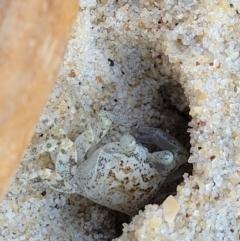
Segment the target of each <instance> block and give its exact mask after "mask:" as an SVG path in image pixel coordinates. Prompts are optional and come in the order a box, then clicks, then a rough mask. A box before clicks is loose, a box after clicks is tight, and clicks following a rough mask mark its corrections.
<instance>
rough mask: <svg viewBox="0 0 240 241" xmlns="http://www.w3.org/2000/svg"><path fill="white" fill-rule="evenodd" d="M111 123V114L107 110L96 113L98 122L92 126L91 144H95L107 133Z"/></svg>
mask: <svg viewBox="0 0 240 241" xmlns="http://www.w3.org/2000/svg"><path fill="white" fill-rule="evenodd" d="M112 123H113V115H112V114H111V113H110V112H108V111H102V112H100V113H99V115H98V122H97V124H94V126H93V132H94V141H93V145H97V144H98V142H99V141H101V140H102V138H103V137H104V136H105V135H106V134H107V132H108V131H109V129H110V127H111V125H112Z"/></svg>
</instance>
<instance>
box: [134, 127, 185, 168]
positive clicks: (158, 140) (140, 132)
mask: <svg viewBox="0 0 240 241" xmlns="http://www.w3.org/2000/svg"><path fill="white" fill-rule="evenodd" d="M136 134H137V140H138V141H139V142H141V143H143V144H154V145H156V146H158V147H159V148H160V149H161V150H169V151H171V152H172V153H173V155H174V159H175V168H174V169H177V168H178V167H180V166H181V165H182V164H184V163H186V162H187V160H188V152H187V150H186V149H185V148H184V147H183V146H182V145H181V143H180V142H179V141H178V140H177V139H175V138H174V137H173V136H171V135H170V134H169V133H167V132H165V131H163V130H161V129H157V128H154V127H139V128H137V129H136Z"/></svg>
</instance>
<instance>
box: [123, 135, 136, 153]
mask: <svg viewBox="0 0 240 241" xmlns="http://www.w3.org/2000/svg"><path fill="white" fill-rule="evenodd" d="M120 144H121V147H122V148H124V149H125V150H127V151H132V150H133V149H134V148H135V147H136V140H135V138H134V137H133V136H131V135H129V134H125V135H123V136H122V137H121V139H120Z"/></svg>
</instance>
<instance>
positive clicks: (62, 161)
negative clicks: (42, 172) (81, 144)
mask: <svg viewBox="0 0 240 241" xmlns="http://www.w3.org/2000/svg"><path fill="white" fill-rule="evenodd" d="M76 169H77V151H76V148H75V145H74V143H73V142H72V143H71V146H68V147H67V148H62V149H61V150H60V151H59V153H58V155H57V159H56V163H55V170H56V172H57V173H58V175H60V176H61V177H62V178H63V179H64V180H65V181H67V182H70V181H71V180H72V178H73V177H74V175H75V173H76Z"/></svg>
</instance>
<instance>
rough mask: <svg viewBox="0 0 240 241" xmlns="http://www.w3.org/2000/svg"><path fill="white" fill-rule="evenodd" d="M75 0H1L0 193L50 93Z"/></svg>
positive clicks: (68, 29)
mask: <svg viewBox="0 0 240 241" xmlns="http://www.w3.org/2000/svg"><path fill="white" fill-rule="evenodd" d="M77 11H78V4H77V0H67V1H63V0H19V1H15V0H0V197H2V195H3V194H4V192H5V191H6V188H7V185H8V184H9V181H10V180H11V178H12V177H13V175H14V173H15V171H16V168H17V165H18V163H19V162H20V161H21V158H22V155H23V152H24V149H25V148H26V146H27V144H28V142H29V140H30V139H31V135H32V133H33V131H34V128H35V125H36V123H37V121H38V119H39V116H40V114H41V112H42V110H43V107H44V105H45V104H46V101H47V99H48V98H49V95H50V92H51V90H52V87H53V85H54V83H55V80H56V78H57V74H58V71H59V68H60V65H61V62H62V58H63V54H64V51H65V47H66V43H67V39H68V36H69V34H70V31H71V28H72V25H73V23H74V20H75V17H76V14H77Z"/></svg>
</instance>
